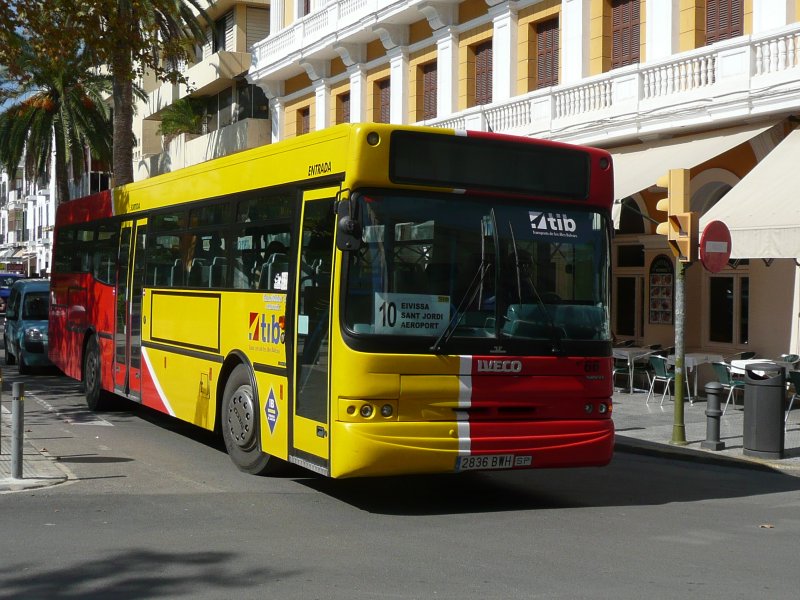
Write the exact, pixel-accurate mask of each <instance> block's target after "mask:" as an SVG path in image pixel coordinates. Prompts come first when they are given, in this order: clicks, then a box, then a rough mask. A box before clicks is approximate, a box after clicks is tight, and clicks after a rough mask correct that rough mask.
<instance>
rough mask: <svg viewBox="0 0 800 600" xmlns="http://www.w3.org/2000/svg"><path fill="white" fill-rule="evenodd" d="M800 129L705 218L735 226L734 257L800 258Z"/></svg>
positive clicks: (786, 139) (766, 157)
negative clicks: (799, 159) (799, 194)
mask: <svg viewBox="0 0 800 600" xmlns="http://www.w3.org/2000/svg"><path fill="white" fill-rule="evenodd" d="M798 157H800V129H795V130H794V131H792V132H791V133H790V134H789V135H787V136H786V138H785V139H784V140H783V141H782V142H781V143H780V144H778V146H777V147H775V148H774V149H773V150H772V151H771V152H770V153H769V154H767V156H765V157H764V158H763V159H762V160H761V162H760V163H758V164H757V165H756V166H755V167H754V168H753V170H752V171H750V172H749V173H748V174H747V175H746V176H745V177H744V179H742V180H741V181H740V182H739V183H737V184H736V186H734V187H733V188H732V189H731V191H729V192H728V193H727V194H725V196H723V197H722V198H721V199H720V200H719V201H718V202H717V203H716V204H715V205H714V206H712V207H711V208H710V209H709V210H708V211H707V212H706V214H705V215H703V216H702V217H701V219H700V228H701V230H702V228H703V227H705V225H706V223H708V222H710V221H722V222H723V223H725V224H726V225H727V226H728V229H730V231H731V258H800V198H799V197H798V190H800V168H798Z"/></svg>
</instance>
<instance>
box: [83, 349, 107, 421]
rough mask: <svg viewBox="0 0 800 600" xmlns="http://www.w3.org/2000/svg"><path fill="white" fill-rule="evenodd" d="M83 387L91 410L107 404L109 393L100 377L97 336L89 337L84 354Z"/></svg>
mask: <svg viewBox="0 0 800 600" xmlns="http://www.w3.org/2000/svg"><path fill="white" fill-rule="evenodd" d="M83 389H84V392H85V394H86V405H87V406H88V407H89V410H93V411H97V410H103V409H104V408H106V405H107V403H108V402H107V395H106V394H105V392H103V388H102V385H101V379H100V345H99V344H98V343H97V338H95V337H91V338H89V343H87V344H86V354H84V356H83Z"/></svg>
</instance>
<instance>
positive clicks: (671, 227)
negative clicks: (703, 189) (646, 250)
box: [656, 169, 698, 262]
mask: <svg viewBox="0 0 800 600" xmlns="http://www.w3.org/2000/svg"><path fill="white" fill-rule="evenodd" d="M656 185H658V186H659V187H663V188H666V189H667V197H666V198H664V199H663V200H659V201H658V204H656V208H657V209H658V210H660V211H663V212H665V213H667V220H666V221H665V222H664V223H659V224H658V227H656V233H658V234H660V235H665V236H667V241H668V243H669V245H670V248H672V253H673V254H674V255H675V256H677V257H678V260H679V261H681V262H692V261H694V260H697V225H698V223H697V213H696V212H691V211H690V210H689V201H690V199H691V195H690V193H689V170H688V169H670V170H669V171H668V172H667V174H666V175H664V176H663V177H660V178H659V179H658V182H657V183H656Z"/></svg>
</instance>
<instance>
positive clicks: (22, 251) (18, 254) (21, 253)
mask: <svg viewBox="0 0 800 600" xmlns="http://www.w3.org/2000/svg"><path fill="white" fill-rule="evenodd" d="M27 252H28V251H27V250H26V249H25V248H20V249H18V250H17V251H16V252H14V254H13V256H12V258H23V257H24V256H25V254H26V253H27Z"/></svg>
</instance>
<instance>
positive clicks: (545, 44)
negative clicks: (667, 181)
mask: <svg viewBox="0 0 800 600" xmlns="http://www.w3.org/2000/svg"><path fill="white" fill-rule="evenodd" d="M210 12H211V14H212V16H213V17H214V18H215V19H216V26H215V32H213V33H212V35H210V38H209V39H210V44H209V45H207V47H206V48H205V50H202V51H199V52H198V63H197V64H196V65H193V66H191V67H190V68H188V70H187V73H188V74H191V79H192V80H193V81H194V82H195V84H194V86H193V88H191V89H185V88H184V89H181V88H180V87H179V86H169V85H161V86H158V87H156V86H154V85H153V86H151V87H153V89H152V90H150V95H149V100H148V103H147V106H146V107H143V110H142V111H140V115H141V116H142V118H143V120H142V129H141V131H140V132H139V135H140V140H141V148H140V150H141V152H140V155H139V156H138V157H137V158H138V161H137V165H136V166H137V168H138V175H137V177H139V178H141V177H146V176H149V175H151V174H155V173H159V172H163V171H166V170H172V169H174V168H178V167H180V166H183V165H186V164H192V163H194V162H199V161H201V160H206V159H208V158H211V157H213V156H217V155H219V154H224V153H228V152H232V151H237V150H240V149H243V148H246V147H251V146H252V145H258V144H261V143H269V142H274V141H277V140H281V139H286V138H291V137H294V136H297V135H302V134H303V133H306V132H309V131H315V130H319V129H323V128H326V127H329V126H331V125H333V124H336V123H340V122H347V121H350V122H358V121H379V122H393V123H424V124H428V125H434V126H443V127H455V128H458V129H476V130H483V131H494V132H503V133H514V134H519V135H525V136H533V137H540V138H548V139H554V140H558V141H566V142H573V143H580V144H588V145H594V146H599V147H603V148H606V149H609V150H610V151H611V152H612V154H613V155H614V157H615V184H616V190H617V198H618V203H617V205H616V207H615V208H616V210H615V215H614V216H615V223H616V225H617V232H618V235H617V237H616V240H615V242H614V281H613V289H612V294H613V297H614V314H613V315H612V322H613V324H614V327H615V332H616V334H617V336H618V337H619V338H622V339H632V340H635V341H636V342H639V343H662V344H664V345H670V346H671V345H672V344H673V340H674V319H675V311H674V288H671V287H670V286H669V285H668V284H666V285H665V282H668V281H670V278H665V277H664V275H665V274H668V273H667V271H668V270H669V268H670V265H671V269H672V273H673V275H674V272H675V265H674V260H673V257H672V254H671V253H670V251H669V248H668V246H667V243H666V240H665V238H664V237H663V236H660V235H656V233H655V227H656V225H655V223H657V222H661V221H664V220H665V218H666V215H665V214H664V213H663V212H661V211H658V210H657V209H656V203H657V201H658V199H660V198H663V197H664V193H663V190H660V191H659V189H657V188H656V187H655V183H656V181H657V179H658V178H659V177H660V176H661V175H663V174H664V173H665V172H666V171H667V170H668V169H671V168H685V169H689V170H690V190H691V210H693V211H697V212H698V213H699V214H700V226H701V228H702V227H704V226H705V225H706V223H707V222H709V221H710V220H712V219H718V220H722V221H725V222H726V223H727V224H728V226H729V228H730V229H731V234H732V246H731V250H732V252H731V261H730V263H729V266H728V267H726V268H724V269H723V270H722V271H721V272H719V273H716V274H712V273H709V272H707V271H705V270H704V268H703V266H702V265H701V264H700V263H699V262H696V263H695V264H693V266H692V267H691V268H689V269H688V270H687V272H686V273H687V280H686V294H687V296H686V306H687V310H686V324H687V328H686V337H685V343H686V347H687V349H695V348H697V349H704V350H708V351H713V352H716V353H719V354H721V355H730V354H733V353H734V352H737V351H741V350H745V349H747V350H753V351H756V352H757V353H758V354H759V355H760V356H765V357H774V356H777V355H779V354H781V353H784V352H792V353H798V351H800V318H799V317H798V315H800V274H799V273H798V266H799V265H800V263H798V259H800V242H799V241H798V240H800V235H798V234H800V209H798V208H797V206H798V204H797V201H796V200H795V198H794V194H793V193H792V191H793V189H794V188H795V185H794V184H797V183H800V182H798V178H800V175H798V172H797V169H796V168H794V166H793V161H792V160H791V159H792V158H793V157H794V156H797V155H798V154H797V153H796V152H794V153H793V152H792V150H793V149H794V148H795V147H797V145H798V141H797V139H796V138H797V137H798V135H800V134H798V133H793V130H794V128H795V125H796V120H795V115H796V114H800V93H798V92H800V0H512V1H508V0H506V1H500V0H463V1H458V0H329V1H327V2H323V1H322V0H275V1H274V2H267V1H263V2H233V1H231V0H228V1H222V2H216V3H213V4H212V6H211V8H210ZM259 32H260V33H259ZM220 39H223V40H224V43H223V44H222V45H220V43H219V41H218V40H220ZM240 90H243V92H242V95H241V97H242V98H243V101H240ZM248 93H249V94H250V96H248V95H247V94H248ZM262 94H263V95H262ZM188 95H192V96H195V97H202V98H206V99H207V102H208V103H209V106H210V107H212V108H211V109H210V110H209V112H208V114H209V118H208V131H207V132H206V133H204V134H200V135H198V136H196V137H195V139H191V140H188V139H184V140H178V139H176V140H172V141H171V143H170V146H169V148H166V149H165V148H164V145H163V141H162V139H161V138H160V136H157V135H155V131H156V128H157V126H158V121H159V118H160V115H161V114H162V111H163V108H164V107H165V106H167V105H169V104H170V103H172V102H174V101H175V100H176V99H178V98H180V97H185V96H188ZM256 96H257V97H258V98H260V99H262V100H261V101H260V102H259V101H257V102H255V103H253V102H251V103H250V104H248V98H253V97H256ZM215 98H216V100H214V99H215ZM264 101H268V105H269V107H268V111H267V110H266V106H265V105H264ZM253 104H255V105H257V106H258V107H260V108H258V109H257V110H255V111H254V110H253ZM248 106H249V108H247V107H248ZM214 107H216V110H215V109H214ZM709 372H710V370H709Z"/></svg>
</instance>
